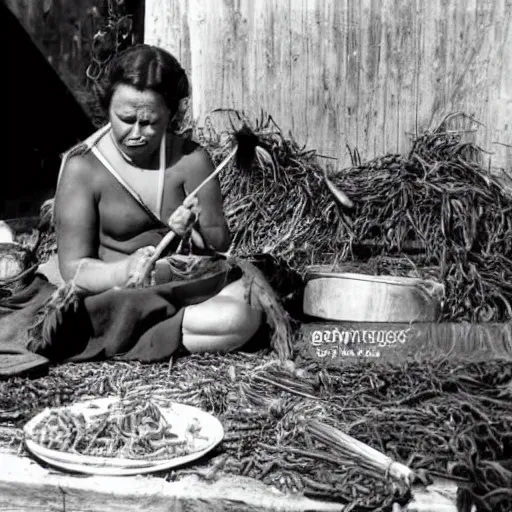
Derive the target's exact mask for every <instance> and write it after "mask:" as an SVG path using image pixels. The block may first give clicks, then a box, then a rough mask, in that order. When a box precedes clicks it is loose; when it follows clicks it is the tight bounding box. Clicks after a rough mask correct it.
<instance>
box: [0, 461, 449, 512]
mask: <svg viewBox="0 0 512 512" xmlns="http://www.w3.org/2000/svg"><path fill="white" fill-rule="evenodd" d="M456 491H457V488H456V486H455V485H454V484H453V482H450V481H436V483H435V484H434V485H432V486H430V487H428V488H418V489H416V490H414V492H413V495H414V499H413V501H412V502H411V503H410V504H409V505H408V506H407V507H406V508H405V509H404V512H434V511H435V512H457V507H456V506H455V495H456ZM343 509H344V506H343V505H340V504H337V503H328V502H322V501H316V500H311V499H309V498H305V497H302V496H293V495H286V494H283V493H281V492H279V491H277V490H275V489H272V488H271V487H269V486H267V485H265V484H263V483H262V482H259V481H257V480H254V479H251V478H246V477H238V476H224V477H222V478H221V479H219V480H217V481H215V482H212V483H207V482H205V481H201V480H200V479H199V478H197V477H196V476H187V477H184V478H182V479H181V480H179V481H177V482H166V481H165V479H163V478H157V477H154V476H136V477H103V476H101V477H100V476H82V475H73V476H72V475H69V474H64V473H61V472H59V471H57V470H52V469H45V468H44V467H42V466H40V465H39V464H38V463H36V462H35V461H33V460H32V459H30V458H28V457H20V456H17V455H15V454H13V453H7V452H6V451H4V452H0V510H1V511H4V512H5V511H16V512H24V511H27V512H33V511H34V510H38V511H41V512H50V511H51V512H54V511H56V510H59V511H62V512H64V511H66V512H113V511H118V510H119V511H123V512H132V511H133V512H139V511H141V510H147V511H148V512H149V511H151V512H171V511H172V512H182V511H187V512H207V511H208V512H266V511H269V512H270V511H274V512H313V511H315V512H342V511H343Z"/></svg>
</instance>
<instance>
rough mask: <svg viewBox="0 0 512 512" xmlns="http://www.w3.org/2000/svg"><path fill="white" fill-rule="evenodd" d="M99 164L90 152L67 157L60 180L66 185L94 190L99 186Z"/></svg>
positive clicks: (100, 174)
mask: <svg viewBox="0 0 512 512" xmlns="http://www.w3.org/2000/svg"><path fill="white" fill-rule="evenodd" d="M102 175H103V173H102V172H101V166H100V163H99V162H98V160H97V158H96V157H95V156H94V155H93V154H92V153H91V152H90V151H86V152H84V153H80V154H75V155H73V156H71V157H68V158H67V160H66V162H65V164H64V168H63V171H62V176H61V182H62V183H63V185H64V186H66V188H67V187H80V188H81V189H83V188H84V187H85V188H87V189H89V190H95V189H96V187H97V186H99V184H100V181H101V177H102Z"/></svg>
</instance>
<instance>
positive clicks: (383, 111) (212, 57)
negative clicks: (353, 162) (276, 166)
mask: <svg viewBox="0 0 512 512" xmlns="http://www.w3.org/2000/svg"><path fill="white" fill-rule="evenodd" d="M145 40H146V42H148V43H151V44H157V45H161V46H163V47H165V48H167V49H168V50H170V51H172V52H173V53H174V54H175V55H176V56H177V57H178V58H179V59H180V61H181V62H182V63H183V65H184V67H185V68H186V70H187V71H188V73H189V75H190V78H191V81H192V86H193V111H194V116H195V117H196V118H198V119H199V120H201V119H202V118H204V116H205V115H206V114H208V113H209V112H211V111H212V110H213V109H216V108H221V107H223V108H237V109H242V110H245V111H246V112H247V113H249V114H252V115H254V116H255V117H256V116H258V115H259V113H260V111H261V110H263V111H266V112H268V113H269V114H272V116H273V117H274V118H275V120H276V121H277V123H278V124H279V125H280V126H281V128H282V129H283V130H284V131H285V132H288V130H291V132H292V133H293V135H294V136H295V137H296V139H297V140H298V142H299V143H300V144H307V145H308V147H309V148H313V149H317V150H318V151H319V152H320V153H322V154H325V155H330V156H331V157H336V158H338V159H339V161H338V164H339V166H340V167H345V166H347V165H349V163H350V157H349V153H348V152H347V149H346V145H347V144H348V145H350V146H351V147H352V148H353V147H357V148H358V149H359V152H360V154H361V155H362V157H363V158H372V157H374V156H380V155H382V154H384V153H386V152H400V153H403V152H406V151H407V150H408V148H409V147H410V141H411V134H413V133H415V132H421V131H422V130H424V129H426V128H429V127H432V126H436V125H437V123H438V122H439V121H440V119H441V118H442V117H443V116H444V115H445V114H446V113H448V112H450V111H460V110H461V111H465V112H466V113H468V114H470V115H474V116H475V117H476V119H477V120H478V121H480V122H481V123H483V125H484V126H479V125H477V124H476V123H462V124H459V125H457V126H453V127H457V128H462V129H469V130H474V129H477V128H478V130H477V131H476V132H475V133H473V132H470V133H467V137H468V140H474V141H476V142H477V143H478V144H480V145H481V146H482V147H483V148H485V149H486V150H489V151H491V152H493V153H494V154H493V155H492V159H491V165H493V166H496V167H497V168H505V169H511V168H512V123H511V122H510V119H511V118H512V95H511V92H510V91H512V4H511V2H510V0H495V1H490V0H433V1H429V2H425V1H422V0H381V1H375V0H361V1H359V2H355V1H353V0H340V1H324V0H279V1H278V0H257V1H253V0H239V1H237V2H233V1H223V0H217V1H210V2H205V1H202V0H146V16H145Z"/></svg>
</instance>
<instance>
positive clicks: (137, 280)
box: [126, 245, 156, 287]
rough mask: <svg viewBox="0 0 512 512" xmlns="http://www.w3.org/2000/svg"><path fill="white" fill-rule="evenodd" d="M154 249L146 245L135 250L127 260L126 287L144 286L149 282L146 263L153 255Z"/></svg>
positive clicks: (148, 270) (149, 272) (149, 276)
mask: <svg viewBox="0 0 512 512" xmlns="http://www.w3.org/2000/svg"><path fill="white" fill-rule="evenodd" d="M155 250H156V249H155V247H153V246H152V245H148V246H146V247H141V248H140V249H138V250H136V251H135V252H134V253H133V254H132V255H131V256H129V257H128V259H127V272H126V273H127V280H126V286H127V287H130V286H146V285H149V284H150V281H151V269H148V268H147V266H148V263H149V260H150V259H151V257H152V256H153V254H155Z"/></svg>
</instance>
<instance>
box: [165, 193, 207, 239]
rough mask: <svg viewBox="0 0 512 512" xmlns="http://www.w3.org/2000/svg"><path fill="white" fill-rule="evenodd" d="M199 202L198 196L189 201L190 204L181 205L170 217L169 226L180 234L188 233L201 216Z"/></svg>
mask: <svg viewBox="0 0 512 512" xmlns="http://www.w3.org/2000/svg"><path fill="white" fill-rule="evenodd" d="M199 211H200V210H199V204H198V201H197V198H196V197H195V198H193V199H191V200H189V201H188V206H185V205H181V206H178V208H176V210H175V211H174V212H173V213H172V215H171V216H170V217H169V220H168V222H167V223H168V225H169V227H170V228H171V229H172V230H173V231H174V232H175V233H176V234H177V235H179V236H184V235H186V234H187V233H188V232H189V231H190V230H191V229H192V226H193V225H194V224H195V222H196V221H197V218H198V216H199Z"/></svg>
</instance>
